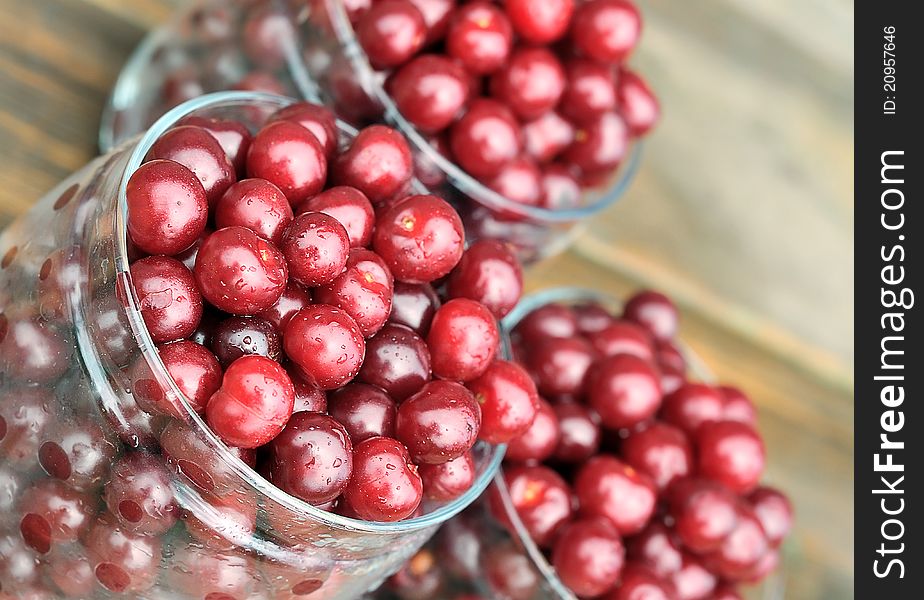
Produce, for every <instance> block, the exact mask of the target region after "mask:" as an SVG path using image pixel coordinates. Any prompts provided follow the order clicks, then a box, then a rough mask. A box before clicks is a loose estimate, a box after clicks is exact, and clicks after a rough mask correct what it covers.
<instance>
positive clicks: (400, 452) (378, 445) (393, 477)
mask: <svg viewBox="0 0 924 600" xmlns="http://www.w3.org/2000/svg"><path fill="white" fill-rule="evenodd" d="M344 498H345V499H346V501H347V502H349V504H350V506H351V507H352V508H353V510H354V511H356V513H357V515H359V517H360V518H363V519H367V520H369V521H400V520H402V519H406V518H407V517H409V516H411V515H412V514H414V511H416V510H417V507H418V506H419V505H420V501H421V499H422V498H423V483H422V481H421V479H420V475H418V474H417V467H415V466H414V464H413V463H412V462H411V457H410V455H409V454H408V452H407V449H406V448H405V447H404V446H403V445H401V443H400V442H398V441H397V440H393V439H391V438H386V437H373V438H369V439H367V440H364V441H362V442H360V443H359V444H357V445H356V448H354V450H353V477H351V478H350V483H349V484H348V485H347V487H346V490H345V491H344Z"/></svg>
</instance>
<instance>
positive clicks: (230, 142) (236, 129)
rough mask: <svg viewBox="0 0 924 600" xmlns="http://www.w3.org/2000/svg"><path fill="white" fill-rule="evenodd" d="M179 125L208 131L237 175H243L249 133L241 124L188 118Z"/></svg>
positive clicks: (248, 145)
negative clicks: (193, 126) (192, 126)
mask: <svg viewBox="0 0 924 600" xmlns="http://www.w3.org/2000/svg"><path fill="white" fill-rule="evenodd" d="M179 124H180V125H195V126H196V127H201V128H202V129H204V130H206V131H208V132H209V133H210V134H211V135H212V137H214V138H215V139H216V140H218V143H219V144H220V145H221V147H222V149H223V150H224V151H225V156H227V157H228V160H230V161H231V164H232V165H234V170H235V171H236V172H237V173H238V175H242V174H243V173H244V171H245V167H246V164H245V163H246V159H247V149H248V148H250V140H251V135H250V131H248V130H247V127H245V126H244V125H243V124H242V123H238V122H237V121H232V120H225V119H209V118H206V117H197V116H189V117H185V118H184V119H183V120H181V121H180V123H179Z"/></svg>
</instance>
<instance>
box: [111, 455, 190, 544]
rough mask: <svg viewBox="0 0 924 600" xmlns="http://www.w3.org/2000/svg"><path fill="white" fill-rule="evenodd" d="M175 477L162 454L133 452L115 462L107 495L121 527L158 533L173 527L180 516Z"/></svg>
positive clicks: (153, 534) (152, 534)
mask: <svg viewBox="0 0 924 600" xmlns="http://www.w3.org/2000/svg"><path fill="white" fill-rule="evenodd" d="M172 481H173V478H172V477H171V476H170V473H169V472H168V471H167V468H166V466H165V464H164V461H163V459H162V458H161V457H159V456H158V457H155V456H154V455H151V454H146V453H144V452H132V453H129V454H125V455H124V456H122V457H121V458H119V460H117V461H116V462H115V464H113V465H112V470H111V471H110V473H109V481H108V482H107V483H106V489H105V492H104V496H103V498H104V500H105V501H106V506H107V507H108V508H109V513H110V514H111V515H113V516H114V517H115V518H116V519H118V521H119V525H120V527H122V528H123V529H125V530H127V531H131V532H132V533H134V534H143V535H151V536H157V535H161V534H164V533H166V532H167V530H169V529H170V528H171V527H173V524H174V523H176V520H177V517H178V516H179V512H180V508H179V506H178V505H177V503H176V500H175V499H174V496H173V489H172V488H171V484H172Z"/></svg>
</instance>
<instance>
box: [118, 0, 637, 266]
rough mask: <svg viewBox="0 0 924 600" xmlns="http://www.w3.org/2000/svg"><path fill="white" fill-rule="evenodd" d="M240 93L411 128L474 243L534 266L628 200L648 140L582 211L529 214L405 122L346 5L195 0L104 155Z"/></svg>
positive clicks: (162, 37)
mask: <svg viewBox="0 0 924 600" xmlns="http://www.w3.org/2000/svg"><path fill="white" fill-rule="evenodd" d="M267 13H273V14H276V15H277V16H278V19H279V21H278V28H279V33H278V34H277V35H276V37H275V38H274V44H272V45H271V44H268V43H262V44H261V43H257V42H255V41H254V38H255V36H256V34H255V33H254V31H257V30H258V27H257V26H256V25H254V24H253V23H254V22H262V21H261V19H263V18H265V17H264V15H265V14H267ZM286 19H288V21H286ZM217 23H221V24H222V25H221V26H219V25H217ZM207 24H211V25H210V26H207ZM216 30H218V31H220V32H221V37H220V40H219V39H217V37H216V33H215V31H216ZM267 47H271V50H268V49H267ZM267 56H269V57H270V58H267ZM241 85H244V86H245V87H252V86H255V85H257V86H259V85H264V86H265V87H263V88H261V89H263V90H264V91H265V90H267V89H268V90H269V91H279V92H284V93H289V94H295V95H297V96H299V97H302V98H305V99H307V100H309V101H313V102H321V103H324V104H327V105H329V106H331V107H333V108H334V109H335V110H336V111H337V113H338V114H339V115H340V116H341V118H343V119H345V120H347V121H350V122H352V123H354V124H356V125H357V126H362V125H364V124H368V123H374V122H385V123H388V124H389V125H391V126H393V127H395V128H396V129H398V130H400V131H401V132H402V133H403V134H404V135H405V136H406V137H407V139H408V140H409V142H410V144H411V148H412V150H413V152H414V154H415V160H416V164H417V174H418V177H419V178H420V180H421V181H423V183H424V184H426V185H427V186H428V187H429V188H430V189H431V190H432V191H433V193H435V194H437V195H439V196H441V197H443V198H445V199H447V200H449V201H450V202H452V203H453V204H454V205H455V206H456V208H457V209H458V210H459V213H460V215H462V218H463V222H464V223H465V226H466V233H467V234H468V236H469V237H470V239H479V238H495V239H502V240H505V241H507V242H509V243H511V244H512V245H513V246H514V247H515V248H516V249H517V251H518V254H519V256H520V259H521V260H522V261H523V262H524V263H527V264H528V263H534V262H537V261H539V260H542V259H544V258H547V257H550V256H553V255H555V254H557V253H559V252H561V251H563V250H564V249H565V248H567V247H568V246H569V245H570V244H571V242H572V241H573V240H574V239H575V237H576V236H578V235H579V234H580V232H581V231H582V227H581V226H582V225H585V224H586V223H588V222H589V220H590V218H591V217H593V216H594V215H596V214H598V213H599V212H600V211H602V210H604V209H606V208H607V207H609V206H611V205H612V204H613V203H615V202H616V201H617V200H618V199H619V198H621V197H622V196H623V195H624V194H625V192H626V190H627V189H628V187H629V185H630V183H631V181H632V179H633V177H634V175H635V173H636V171H637V169H638V166H639V162H640V157H641V151H642V143H641V142H635V143H633V144H632V146H631V148H630V149H629V151H628V153H627V156H626V159H625V161H624V162H623V164H621V165H620V167H619V168H618V169H616V170H615V171H614V172H613V173H612V174H610V175H609V176H608V177H606V178H605V179H604V181H602V182H601V183H600V184H599V185H597V186H596V187H594V188H592V189H591V188H588V189H586V190H584V192H583V193H582V195H581V199H580V202H579V203H578V204H577V205H574V206H571V205H568V206H562V207H560V208H545V207H542V206H531V205H525V204H522V203H519V202H516V201H514V200H512V199H510V198H507V197H505V196H503V195H501V194H499V193H497V192H495V191H494V190H493V189H491V188H490V187H488V186H487V185H485V184H483V183H482V182H480V181H478V180H477V179H476V178H474V177H472V176H471V175H469V174H468V173H466V172H465V171H464V170H463V169H462V168H461V167H460V166H459V165H457V164H456V163H454V162H453V161H452V160H450V159H448V158H447V157H446V156H444V155H443V154H442V153H441V152H440V151H439V150H437V149H436V148H434V147H433V146H432V145H431V143H430V142H429V141H428V140H427V138H426V137H425V136H424V135H422V134H421V132H419V131H418V130H417V129H416V128H415V127H414V126H413V125H412V124H411V123H410V122H409V121H408V120H407V119H405V118H404V116H403V115H402V114H401V113H400V111H399V110H398V108H397V106H396V105H395V102H394V101H393V100H392V98H391V96H390V95H389V94H388V92H387V91H386V90H385V87H384V76H383V74H382V73H381V72H378V71H376V70H375V69H373V67H372V65H371V64H370V63H369V60H368V59H367V57H366V54H365V52H364V51H363V49H362V48H361V47H360V45H359V43H358V42H357V40H356V37H355V35H354V32H353V27H352V25H351V24H350V19H349V17H348V15H347V12H346V8H345V7H344V3H343V2H342V1H341V0H311V1H306V0H292V1H286V0H230V1H227V0H225V1H221V0H218V1H216V0H203V1H199V2H195V3H193V5H192V6H191V7H190V8H188V9H186V10H184V11H183V12H182V13H180V14H179V15H178V16H177V18H176V19H175V20H174V21H173V22H172V23H171V24H169V25H167V26H165V27H163V28H161V29H159V30H157V31H155V32H153V33H152V34H150V35H149V36H148V37H147V38H146V39H145V41H144V42H143V43H142V44H141V45H140V46H139V48H138V49H137V50H136V51H135V53H134V54H133V56H132V57H131V59H130V60H129V62H128V63H127V64H126V66H125V68H124V69H123V71H122V73H121V74H120V76H119V79H118V81H117V83H116V86H115V88H114V90H113V93H112V95H111V97H110V100H109V105H108V107H107V109H106V112H105V114H104V116H103V123H102V128H101V133H100V143H101V146H102V147H103V148H104V149H106V148H108V147H110V146H111V145H113V144H115V143H117V142H118V141H119V140H121V139H124V138H125V137H127V136H129V135H132V134H134V133H136V132H137V131H140V130H141V128H143V127H145V126H146V124H147V123H148V122H150V121H152V120H153V118H156V116H157V115H159V114H160V113H161V112H162V111H163V110H164V108H165V107H168V106H169V105H170V104H171V103H174V102H176V101H178V100H180V99H185V96H186V95H188V94H195V93H202V92H203V91H214V90H216V89H227V88H229V87H232V86H241ZM180 92H184V93H180ZM175 96H176V97H175Z"/></svg>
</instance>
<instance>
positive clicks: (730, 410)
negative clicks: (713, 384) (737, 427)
mask: <svg viewBox="0 0 924 600" xmlns="http://www.w3.org/2000/svg"><path fill="white" fill-rule="evenodd" d="M718 390H719V393H720V394H721V395H722V398H723V399H724V400H725V406H724V409H723V410H722V418H723V420H725V421H741V422H742V423H747V424H748V425H751V426H754V427H756V426H757V409H756V408H755V406H754V403H753V402H752V401H751V399H750V398H748V397H747V395H746V394H745V393H744V392H742V391H741V390H739V389H738V388H736V387H732V386H729V385H720V386H719V388H718Z"/></svg>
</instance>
